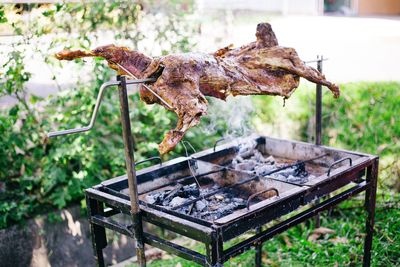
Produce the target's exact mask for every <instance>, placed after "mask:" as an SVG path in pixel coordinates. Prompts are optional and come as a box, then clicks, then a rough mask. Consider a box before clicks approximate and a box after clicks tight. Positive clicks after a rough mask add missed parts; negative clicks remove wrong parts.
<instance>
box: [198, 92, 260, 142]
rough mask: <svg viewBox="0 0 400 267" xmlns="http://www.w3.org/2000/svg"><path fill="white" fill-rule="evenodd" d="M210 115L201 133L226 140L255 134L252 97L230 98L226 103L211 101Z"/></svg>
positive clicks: (216, 100)
mask: <svg viewBox="0 0 400 267" xmlns="http://www.w3.org/2000/svg"><path fill="white" fill-rule="evenodd" d="M209 103H210V105H209V108H208V115H207V116H205V120H206V121H205V122H206V123H203V124H201V131H202V132H203V133H204V134H206V135H210V136H215V135H219V136H221V137H222V138H224V139H225V140H230V139H234V138H237V137H243V136H247V135H250V134H251V133H253V132H254V129H253V127H252V116H253V114H254V113H255V109H254V106H253V102H252V100H251V97H250V96H239V97H232V96H230V97H228V99H227V100H226V101H223V100H219V99H214V98H213V99H209Z"/></svg>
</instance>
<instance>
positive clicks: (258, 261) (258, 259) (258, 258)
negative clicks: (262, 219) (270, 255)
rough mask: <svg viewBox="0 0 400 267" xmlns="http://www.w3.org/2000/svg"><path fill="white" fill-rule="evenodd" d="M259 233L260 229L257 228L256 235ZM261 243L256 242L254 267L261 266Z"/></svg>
mask: <svg viewBox="0 0 400 267" xmlns="http://www.w3.org/2000/svg"><path fill="white" fill-rule="evenodd" d="M260 233H261V227H258V228H257V230H256V234H260ZM262 244H263V243H262V242H258V243H257V244H256V256H255V266H256V267H261V264H262Z"/></svg>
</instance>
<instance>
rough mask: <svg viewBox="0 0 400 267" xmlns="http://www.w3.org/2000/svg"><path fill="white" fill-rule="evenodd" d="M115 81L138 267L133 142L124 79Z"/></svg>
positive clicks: (141, 246)
mask: <svg viewBox="0 0 400 267" xmlns="http://www.w3.org/2000/svg"><path fill="white" fill-rule="evenodd" d="M117 80H119V81H120V84H119V86H118V92H119V102H120V111H121V124H122V137H123V140H124V147H125V161H126V172H127V176H128V187H129V196H130V201H131V216H132V230H133V233H134V235H135V239H136V256H137V261H138V264H139V266H146V258H145V253H144V242H143V227H142V218H141V213H140V207H139V201H138V192H137V181H136V171H135V161H134V155H133V144H134V141H133V136H132V130H131V123H130V119H129V103H128V94H127V88H126V78H125V77H124V76H118V77H117Z"/></svg>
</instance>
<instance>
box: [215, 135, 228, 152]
mask: <svg viewBox="0 0 400 267" xmlns="http://www.w3.org/2000/svg"><path fill="white" fill-rule="evenodd" d="M224 140H225V138H221V139H218V140H217V141H215V143H214V150H213V151H214V152H215V149H216V148H217V144H218V143H219V142H222V141H224Z"/></svg>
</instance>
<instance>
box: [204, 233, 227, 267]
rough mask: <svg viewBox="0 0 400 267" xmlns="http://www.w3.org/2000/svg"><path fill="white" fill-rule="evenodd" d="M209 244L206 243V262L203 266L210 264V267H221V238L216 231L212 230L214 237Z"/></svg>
mask: <svg viewBox="0 0 400 267" xmlns="http://www.w3.org/2000/svg"><path fill="white" fill-rule="evenodd" d="M212 239H213V241H212V242H211V243H210V244H206V256H207V263H206V264H205V266H208V267H210V266H212V267H222V266H223V263H224V261H223V252H224V248H223V239H222V236H221V234H220V232H219V231H218V229H216V231H215V232H214V238H212Z"/></svg>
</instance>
